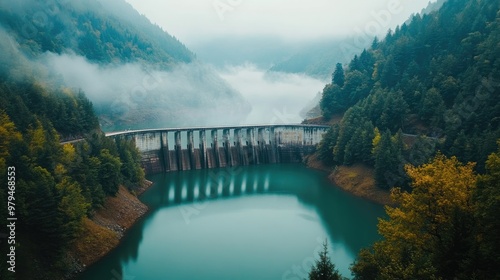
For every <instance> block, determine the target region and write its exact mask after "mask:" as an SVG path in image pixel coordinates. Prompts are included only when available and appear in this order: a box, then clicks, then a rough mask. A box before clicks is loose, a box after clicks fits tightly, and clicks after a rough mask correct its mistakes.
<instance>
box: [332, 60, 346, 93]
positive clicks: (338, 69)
mask: <svg viewBox="0 0 500 280" xmlns="http://www.w3.org/2000/svg"><path fill="white" fill-rule="evenodd" d="M332 82H333V83H334V84H336V85H338V86H339V87H343V86H344V82H345V77H344V68H342V63H337V65H336V66H335V71H334V72H333V79H332Z"/></svg>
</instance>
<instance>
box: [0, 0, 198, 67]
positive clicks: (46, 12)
mask: <svg viewBox="0 0 500 280" xmlns="http://www.w3.org/2000/svg"><path fill="white" fill-rule="evenodd" d="M0 24H1V25H2V26H3V27H4V28H5V29H6V31H7V32H8V33H10V34H12V35H13V37H14V38H15V40H16V41H17V42H18V43H19V44H20V45H21V46H22V50H24V51H26V52H27V53H29V54H31V55H34V56H35V55H37V54H38V53H43V52H53V53H62V52H67V51H69V50H71V51H72V52H74V53H75V54H77V55H81V56H84V57H86V58H87V59H88V60H90V61H94V62H99V63H112V62H113V63H124V62H136V61H146V62H148V63H153V64H157V65H160V66H162V67H168V66H170V65H171V64H173V63H176V62H191V61H192V60H193V54H192V53H191V52H190V51H189V50H188V49H187V48H186V47H185V46H184V45H182V43H180V42H179V41H178V40H177V39H175V38H174V37H172V36H171V35H169V34H168V33H166V32H164V31H163V30H162V29H161V28H160V27H158V26H155V25H152V24H151V23H150V22H149V20H148V19H146V18H145V17H143V16H140V15H139V14H138V13H137V12H136V11H135V10H134V9H133V8H132V6H130V5H129V4H127V3H126V2H124V1H120V0H112V1H99V0H85V1H71V2H70V1H63V0H49V1H34V0H21V1H2V3H0Z"/></svg>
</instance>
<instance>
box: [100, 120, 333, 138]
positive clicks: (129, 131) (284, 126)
mask: <svg viewBox="0 0 500 280" xmlns="http://www.w3.org/2000/svg"><path fill="white" fill-rule="evenodd" d="M255 128H322V129H327V128H330V126H328V125H315V124H299V123H296V124H260V125H228V126H207V127H179V128H168V127H167V128H151V129H138V130H124V131H115V132H108V133H106V137H110V136H119V135H127V134H136V133H156V132H168V131H172V132H174V131H199V130H221V129H255Z"/></svg>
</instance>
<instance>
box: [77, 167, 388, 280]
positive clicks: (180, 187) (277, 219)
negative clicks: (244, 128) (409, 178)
mask: <svg viewBox="0 0 500 280" xmlns="http://www.w3.org/2000/svg"><path fill="white" fill-rule="evenodd" d="M148 179H149V180H151V181H153V182H154V185H153V186H152V187H151V188H150V189H149V190H148V191H147V192H145V193H144V194H143V195H142V196H141V197H140V199H141V200H142V201H143V202H144V203H146V204H147V205H148V206H149V207H150V212H149V213H148V214H147V215H146V216H145V217H144V218H143V219H141V220H140V221H139V222H138V223H137V224H136V225H134V227H132V228H131V229H130V230H129V232H128V233H127V235H126V236H125V237H124V239H123V240H122V243H121V244H120V246H119V247H118V248H116V249H115V250H113V251H112V252H111V253H110V254H109V255H108V256H106V257H105V258H104V259H102V260H101V261H99V262H98V263H96V264H95V265H93V266H91V267H90V268H89V269H88V270H87V271H86V272H85V273H84V274H82V276H81V279H107V280H118V279H130V280H132V279H135V280H142V279H174V280H175V279H193V280H194V279H205V280H206V279H217V280H225V279H227V280H238V279H240V280H244V279H249V280H250V279H252V280H256V279H261V280H266V279H269V280H270V279H288V280H292V279H304V278H307V273H308V271H309V269H310V267H311V265H312V264H313V262H314V258H316V257H317V252H318V251H319V250H320V249H322V243H323V242H324V241H325V240H328V245H329V254H330V257H331V259H332V261H333V262H334V264H335V265H336V267H337V268H338V269H339V271H340V272H341V273H342V274H343V275H344V276H347V277H350V276H351V275H350V271H349V265H350V264H351V263H352V262H353V260H354V259H355V257H356V255H357V253H358V251H359V250H360V249H361V248H363V247H366V246H368V245H370V244H371V243H373V242H374V241H376V240H377V239H378V238H379V236H378V234H377V230H376V225H377V218H378V217H383V216H384V211H383V207H382V206H380V205H376V204H374V203H371V202H369V201H366V200H363V199H360V198H357V197H354V196H352V195H350V194H348V193H345V192H343V191H341V190H340V189H338V188H336V187H334V186H332V185H331V183H330V182H329V181H328V179H327V177H326V174H325V173H324V172H320V171H317V170H311V169H308V168H306V167H305V166H304V165H301V164H281V165H259V166H246V167H234V168H227V169H213V170H195V171H184V172H176V173H167V174H158V175H153V176H149V177H148Z"/></svg>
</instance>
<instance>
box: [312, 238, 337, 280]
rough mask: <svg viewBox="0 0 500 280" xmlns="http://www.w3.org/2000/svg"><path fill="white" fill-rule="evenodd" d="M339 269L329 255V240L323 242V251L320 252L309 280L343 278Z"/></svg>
mask: <svg viewBox="0 0 500 280" xmlns="http://www.w3.org/2000/svg"><path fill="white" fill-rule="evenodd" d="M341 279H343V278H342V276H341V275H340V273H339V271H338V270H337V269H335V265H334V264H333V263H332V261H331V260H330V257H329V256H328V241H326V240H325V242H324V243H323V251H322V252H321V253H320V254H319V260H317V261H316V264H315V265H314V266H313V267H312V268H311V271H310V272H309V280H341Z"/></svg>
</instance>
